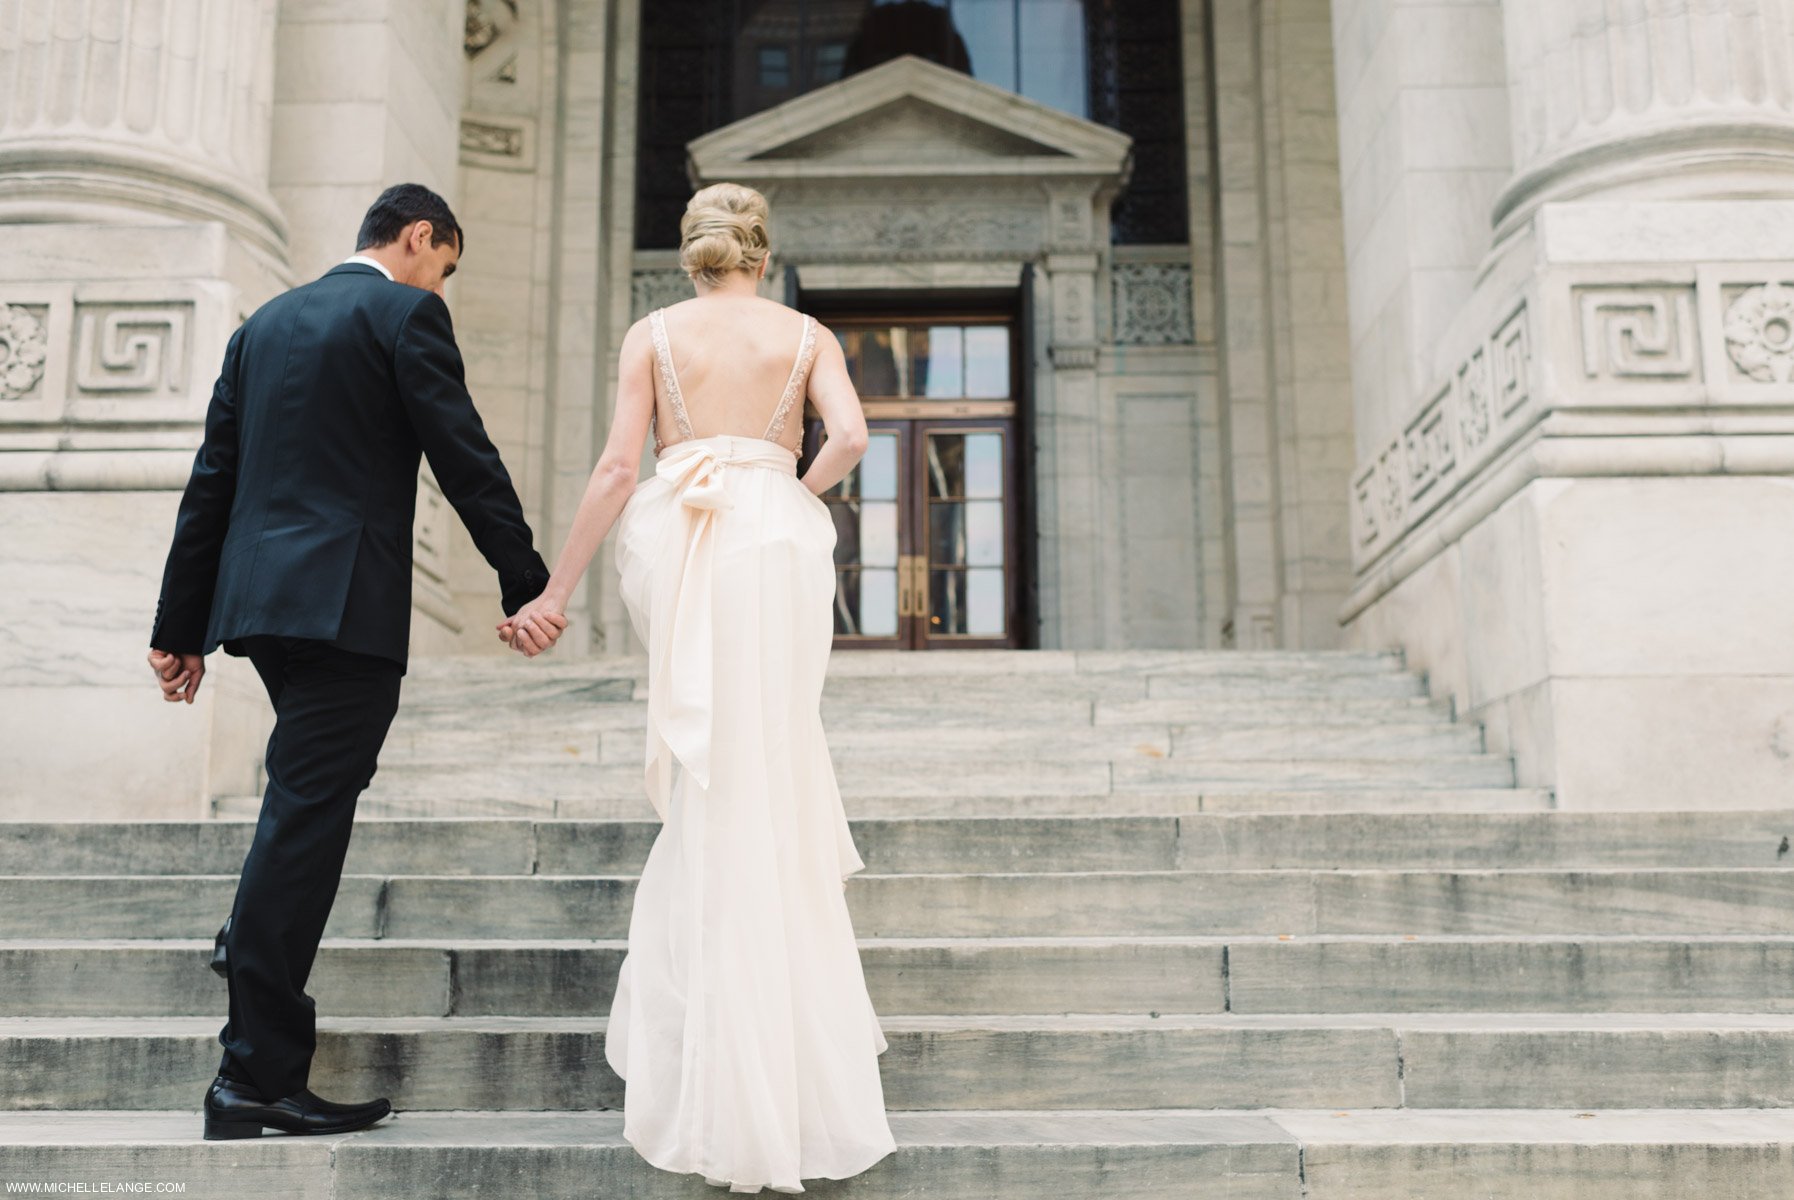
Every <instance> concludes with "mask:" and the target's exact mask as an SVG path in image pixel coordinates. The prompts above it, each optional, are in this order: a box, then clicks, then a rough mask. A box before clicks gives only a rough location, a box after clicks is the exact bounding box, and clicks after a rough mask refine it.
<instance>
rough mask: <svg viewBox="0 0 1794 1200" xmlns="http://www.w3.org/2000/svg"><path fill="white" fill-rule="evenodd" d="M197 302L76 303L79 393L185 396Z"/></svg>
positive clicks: (76, 375) (77, 385) (76, 386)
mask: <svg viewBox="0 0 1794 1200" xmlns="http://www.w3.org/2000/svg"><path fill="white" fill-rule="evenodd" d="M192 311H193V306H192V305H191V304H162V305H140V304H125V305H110V304H77V305H76V306H75V351H74V366H75V371H74V382H75V390H76V392H77V393H86V394H89V395H119V394H124V393H129V394H134V395H141V396H146V397H154V398H172V397H178V396H180V395H182V394H183V393H184V391H185V388H186V375H187V367H188V362H187V360H188V355H189V347H188V329H189V326H190V323H191V321H190V318H191V316H192Z"/></svg>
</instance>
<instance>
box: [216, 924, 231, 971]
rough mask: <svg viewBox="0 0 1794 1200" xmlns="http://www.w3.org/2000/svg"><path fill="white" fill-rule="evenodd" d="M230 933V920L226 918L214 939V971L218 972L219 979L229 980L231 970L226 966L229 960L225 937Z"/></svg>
mask: <svg viewBox="0 0 1794 1200" xmlns="http://www.w3.org/2000/svg"><path fill="white" fill-rule="evenodd" d="M229 932H230V918H229V917H226V918H224V924H223V925H222V926H221V927H220V928H219V930H218V934H217V936H216V937H214V938H213V939H212V970H214V971H216V972H218V978H220V979H229V978H230V968H229V967H228V966H227V965H226V964H227V963H228V962H229V959H228V958H227V957H226V955H225V953H224V935H225V934H227V933H229Z"/></svg>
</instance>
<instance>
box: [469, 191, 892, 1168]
mask: <svg viewBox="0 0 1794 1200" xmlns="http://www.w3.org/2000/svg"><path fill="white" fill-rule="evenodd" d="M767 216H768V214H767V206H766V200H765V198H764V197H763V196H761V194H760V193H759V192H757V191H755V190H754V189H752V188H749V187H744V186H741V185H739V184H733V183H718V184H714V185H712V186H710V187H706V188H704V189H703V190H701V191H699V192H698V193H697V194H696V195H694V196H693V197H692V198H691V200H690V202H689V203H688V205H687V206H686V210H685V215H684V217H683V218H682V219H681V220H680V222H679V229H680V234H681V246H680V252H679V253H680V264H681V265H682V266H683V267H684V269H685V271H686V272H687V274H688V275H690V276H691V278H692V281H693V284H694V286H695V288H696V291H697V295H696V297H695V298H693V299H690V300H683V301H680V302H679V303H677V304H673V305H670V306H669V307H667V308H664V309H656V310H654V311H653V312H651V313H649V314H648V316H647V317H645V318H643V319H642V320H640V321H637V322H636V323H635V324H634V325H632V326H631V327H630V329H629V332H628V334H627V335H625V337H624V339H623V344H622V349H621V351H620V354H619V363H618V368H617V403H616V412H615V415H614V418H613V421H612V424H611V429H610V436H609V439H608V441H607V442H606V443H605V447H604V452H603V454H602V455H601V456H600V458H599V460H598V465H597V468H596V469H595V470H594V471H593V473H592V479H591V483H590V484H589V486H588V487H587V489H586V494H585V497H584V499H583V500H582V501H581V503H580V506H579V511H578V514H577V515H576V516H575V517H574V519H573V526H572V529H571V531H570V532H569V534H568V537H567V544H566V546H565V547H564V548H563V549H562V550H561V554H560V558H559V560H558V561H557V562H556V565H555V568H554V575H553V578H552V579H551V580H550V582H549V584H548V587H547V590H545V591H544V592H543V593H542V595H541V597H540V598H538V599H537V600H536V601H534V602H533V603H531V604H530V605H528V606H526V607H525V608H523V609H521V610H520V611H518V612H517V613H516V614H515V615H513V616H512V617H510V618H507V619H506V620H505V621H503V622H500V624H499V627H498V628H499V636H500V637H501V638H503V639H504V640H505V641H507V642H509V643H510V644H511V645H512V646H513V647H514V648H516V649H519V650H521V651H522V652H524V653H526V654H534V653H537V652H539V649H540V647H541V646H545V645H546V644H547V642H548V641H549V640H551V639H549V638H548V636H547V633H546V624H554V625H555V626H556V627H557V628H558V627H559V625H560V624H564V622H565V615H564V614H565V612H566V604H567V598H568V597H569V596H570V595H571V594H572V592H573V589H574V586H575V585H576V584H577V582H578V581H579V578H580V576H581V575H582V574H583V573H584V572H585V570H586V567H587V566H588V565H589V564H590V562H591V560H592V556H593V554H594V553H595V551H596V550H597V547H598V544H599V542H600V541H602V540H603V538H604V536H605V534H606V533H607V532H609V531H610V529H611V525H612V523H613V522H615V524H616V532H617V542H616V560H617V566H618V571H619V574H620V580H619V589H620V592H621V594H622V598H623V602H624V605H625V607H626V608H627V609H628V611H629V619H630V621H631V623H632V624H633V625H634V628H635V632H636V635H637V636H638V637H639V638H640V639H641V641H642V644H643V645H645V646H646V647H647V649H648V720H647V739H646V751H645V755H644V760H645V770H644V776H643V785H644V789H645V791H646V793H647V797H648V800H649V802H650V803H651V804H652V805H653V806H654V811H655V812H656V813H657V814H659V816H660V819H661V822H662V824H661V827H660V830H659V831H658V833H657V835H656V837H655V839H654V844H653V847H652V848H651V850H650V851H649V854H648V860H647V863H646V865H645V866H644V867H643V869H642V875H641V880H640V882H639V883H638V885H637V887H636V891H635V899H634V905H633V908H632V910H631V914H630V921H629V945H628V951H627V953H626V954H625V955H624V958H623V963H622V967H621V968H620V971H619V974H618V977H617V989H616V995H615V998H614V999H613V1001H612V1003H611V1009H610V1020H609V1023H608V1025H607V1026H606V1034H605V1044H604V1056H605V1059H606V1061H607V1062H609V1064H610V1065H611V1067H612V1069H614V1070H615V1071H616V1073H617V1074H618V1075H619V1076H621V1077H622V1078H623V1080H624V1082H625V1087H624V1101H623V1136H624V1137H625V1138H627V1139H628V1141H629V1142H630V1144H631V1145H633V1146H634V1147H635V1148H636V1150H637V1151H638V1152H639V1153H640V1154H641V1155H642V1157H643V1158H645V1159H646V1160H647V1161H648V1162H650V1163H652V1164H653V1165H654V1166H656V1167H660V1168H662V1169H664V1170H668V1171H677V1172H688V1173H690V1172H695V1173H699V1174H702V1175H703V1177H704V1179H705V1181H706V1182H707V1183H711V1184H716V1185H724V1184H726V1185H728V1187H729V1190H730V1191H732V1192H758V1191H760V1189H761V1188H762V1187H771V1188H772V1190H773V1191H776V1192H801V1191H803V1190H804V1188H803V1184H802V1183H801V1182H800V1180H802V1179H808V1178H816V1177H822V1178H828V1179H841V1178H845V1177H847V1176H850V1175H856V1174H858V1173H860V1172H862V1171H864V1170H866V1169H867V1168H868V1167H870V1166H872V1165H873V1164H874V1163H876V1162H877V1161H879V1160H880V1159H881V1158H883V1157H884V1156H885V1155H887V1154H890V1153H891V1152H892V1151H893V1150H895V1149H896V1145H895V1142H894V1141H893V1138H892V1135H891V1129H890V1125H889V1123H888V1122H887V1120H886V1116H885V1109H884V1091H883V1084H882V1081H881V1079H880V1077H879V1071H878V1056H879V1055H880V1054H882V1053H883V1052H884V1050H885V1049H886V1045H887V1043H886V1041H885V1036H884V1033H883V1031H882V1030H881V1029H880V1027H879V1023H878V1018H877V1015H876V1014H875V1013H874V1012H873V1009H872V1003H871V1000H870V998H869V996H868V995H867V991H866V982H865V977H864V974H863V973H862V970H861V966H860V959H859V949H858V946H857V945H856V943H855V941H854V933H853V926H852V923H851V921H850V919H849V916H848V910H847V899H846V896H845V894H844V890H843V889H844V888H845V887H846V882H847V878H848V877H849V876H850V875H852V874H853V873H854V872H856V871H859V870H861V869H862V868H863V867H864V866H865V863H864V862H863V861H861V859H860V856H859V853H858V852H857V851H856V849H855V848H854V843H853V839H852V837H851V836H850V835H849V832H848V825H847V817H846V813H845V812H844V810H843V809H842V806H841V795H840V792H839V791H838V790H837V788H836V783H835V775H834V769H833V766H832V764H831V761H830V758H829V752H828V746H827V744H826V742H825V741H824V738H823V729H822V721H821V716H820V703H821V695H822V685H823V676H824V673H825V669H826V667H827V663H828V656H829V648H830V642H831V639H832V637H833V613H832V607H833V603H834V595H835V569H834V544H835V527H834V522H833V520H832V518H831V517H830V515H829V511H828V506H827V505H826V504H825V503H824V502H823V501H822V499H821V498H820V496H819V495H818V493H820V492H822V491H825V490H827V489H828V488H829V487H831V486H833V485H834V484H835V483H837V482H838V481H839V480H841V479H842V478H843V477H845V476H846V475H847V473H848V472H849V471H850V470H851V469H852V468H853V466H854V464H855V463H856V462H858V461H859V458H860V456H861V455H862V454H864V453H865V449H866V423H865V418H864V417H863V416H862V414H861V412H860V403H859V396H858V395H857V394H856V393H855V391H854V388H853V384H852V383H851V382H850V380H849V377H848V373H847V364H846V361H845V359H844V357H843V355H842V351H841V347H840V344H839V343H838V342H837V341H836V339H835V337H834V336H833V335H832V334H831V333H830V332H829V331H828V330H827V329H826V328H825V327H823V326H821V325H819V324H818V323H817V321H816V320H815V319H814V318H813V317H811V316H809V315H808V314H807V313H798V312H795V311H793V310H792V309H790V308H787V307H786V306H784V305H782V304H779V303H777V302H775V301H772V300H767V299H764V298H762V297H761V296H760V295H759V294H758V284H759V282H760V280H762V279H763V278H765V276H766V269H767V263H768V261H769V258H768V249H767V235H766V227H767ZM806 395H807V396H808V397H809V399H810V400H811V401H813V402H814V403H815V406H816V409H817V411H818V412H820V414H821V415H822V419H823V422H824V425H825V427H826V429H827V432H828V437H827V440H826V441H825V442H824V443H823V445H822V448H821V449H820V450H819V451H818V452H817V454H816V456H815V458H814V460H813V461H812V462H811V463H810V466H809V469H808V470H806V471H805V472H804V474H803V476H802V477H801V478H800V477H799V476H798V474H797V458H798V445H799V442H800V440H801V437H802V429H803V419H802V418H803V400H804V397H805V396H806ZM650 431H652V432H653V435H654V449H655V464H654V473H653V474H652V475H650V476H648V477H647V478H646V479H643V480H641V481H640V483H637V482H636V470H637V464H638V463H639V461H640V457H641V447H642V442H643V437H644V435H646V434H648V433H649V432H650Z"/></svg>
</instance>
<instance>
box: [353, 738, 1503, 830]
mask: <svg viewBox="0 0 1794 1200" xmlns="http://www.w3.org/2000/svg"><path fill="white" fill-rule="evenodd" d="M835 778H836V782H837V783H838V785H839V787H840V789H841V793H842V795H843V796H844V797H847V796H852V795H855V794H864V795H881V796H920V797H938V796H959V797H966V798H971V797H976V796H981V795H1061V796H1085V797H1100V796H1109V795H1119V794H1126V793H1130V792H1164V791H1176V792H1204V791H1262V790H1265V789H1267V788H1277V789H1290V790H1305V789H1323V788H1353V789H1358V788H1407V787H1431V788H1501V787H1511V786H1513V784H1514V768H1513V761H1512V760H1511V759H1509V758H1505V757H1500V756H1496V755H1484V754H1438V755H1433V756H1430V757H1427V758H1418V759H1417V758H1382V757H1363V758H1346V757H1341V758H1313V759H1282V758H1270V759H1264V758H1257V759H1255V758H1213V757H1208V756H1200V757H1191V758H1175V759H1174V758H1163V759H1160V758H1139V757H1136V758H1133V759H1125V760H1120V761H1093V760H1088V759H1077V758H1023V759H1014V760H1001V759H979V760H973V761H963V760H962V761H955V760H951V759H945V760H943V759H919V758H910V757H904V756H900V755H899V756H893V755H891V754H889V753H888V752H878V753H876V754H874V753H871V752H868V753H864V754H851V753H844V754H839V755H836V756H835ZM365 797H366V798H367V799H372V800H376V801H398V800H410V799H417V798H421V799H426V800H429V801H431V802H436V803H439V802H441V801H443V800H445V799H453V798H464V799H470V800H482V801H484V800H490V801H493V802H495V803H499V804H503V805H506V806H507V807H505V808H499V809H494V810H492V811H493V814H494V815H519V816H521V815H529V814H539V813H543V812H552V811H554V810H553V808H552V807H551V806H552V805H554V804H556V803H559V802H562V801H577V800H602V799H625V798H626V799H630V800H635V801H640V800H642V798H643V792H642V767H641V764H640V762H639V761H632V762H629V763H594V762H581V761H556V762H513V761H507V760H503V759H498V760H486V761H481V762H468V763H432V762H420V761H412V760H407V759H403V758H401V759H399V760H398V761H396V762H382V763H381V764H380V767H379V770H378V771H377V772H376V773H375V775H374V778H373V782H372V784H371V785H370V786H369V788H368V791H367V793H366V794H365Z"/></svg>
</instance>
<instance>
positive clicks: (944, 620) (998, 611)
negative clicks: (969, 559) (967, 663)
mask: <svg viewBox="0 0 1794 1200" xmlns="http://www.w3.org/2000/svg"><path fill="white" fill-rule="evenodd" d="M928 593H929V610H928V616H929V632H931V633H933V634H935V635H937V636H939V635H942V634H962V635H967V636H971V637H1002V636H1003V633H1004V629H1003V569H1002V568H1001V567H973V568H972V569H970V570H965V571H954V570H931V571H929V572H928Z"/></svg>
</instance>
